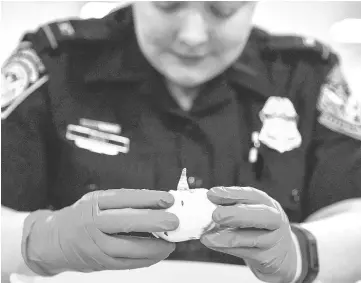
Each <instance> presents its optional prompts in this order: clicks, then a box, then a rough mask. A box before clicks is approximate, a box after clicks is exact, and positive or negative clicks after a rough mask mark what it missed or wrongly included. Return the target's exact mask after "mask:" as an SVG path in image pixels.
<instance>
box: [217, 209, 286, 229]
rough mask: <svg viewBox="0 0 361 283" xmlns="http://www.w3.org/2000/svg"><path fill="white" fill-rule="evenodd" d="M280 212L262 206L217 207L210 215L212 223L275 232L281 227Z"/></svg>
mask: <svg viewBox="0 0 361 283" xmlns="http://www.w3.org/2000/svg"><path fill="white" fill-rule="evenodd" d="M281 215H282V214H281V212H280V211H278V210H277V209H275V208H273V207H270V206H267V205H264V204H250V205H246V204H236V205H234V206H219V207H217V208H216V209H215V210H214V212H213V215H212V218H213V220H214V222H216V223H218V224H221V225H223V226H228V227H238V228H259V229H267V230H276V229H278V228H280V226H281V225H282V217H281Z"/></svg>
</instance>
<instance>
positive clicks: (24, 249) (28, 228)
mask: <svg viewBox="0 0 361 283" xmlns="http://www.w3.org/2000/svg"><path fill="white" fill-rule="evenodd" d="M51 215H52V211H50V210H37V211H35V212H32V213H30V214H29V216H28V217H26V218H25V221H24V227H23V234H22V240H21V254H22V257H23V259H24V262H25V264H26V265H27V266H28V267H29V268H30V269H31V270H32V271H33V272H35V273H37V274H39V275H42V276H49V275H51V274H49V273H48V272H46V271H45V270H44V269H43V268H42V267H41V266H39V264H37V263H36V262H34V261H31V260H30V259H29V256H28V252H29V238H30V235H31V232H32V230H33V228H34V225H35V223H36V221H37V220H39V219H43V220H44V221H45V219H46V218H48V217H49V216H51Z"/></svg>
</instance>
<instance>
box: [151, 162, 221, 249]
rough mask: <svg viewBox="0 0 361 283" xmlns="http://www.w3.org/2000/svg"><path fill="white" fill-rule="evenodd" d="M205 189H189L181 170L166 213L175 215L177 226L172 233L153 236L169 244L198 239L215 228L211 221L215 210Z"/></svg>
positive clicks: (157, 233)
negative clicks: (171, 203)
mask: <svg viewBox="0 0 361 283" xmlns="http://www.w3.org/2000/svg"><path fill="white" fill-rule="evenodd" d="M207 191H208V190H207V189H203V188H199V189H189V186H188V182H187V174H186V169H183V171H182V175H181V177H180V180H179V183H178V187H177V190H171V191H169V193H171V194H172V195H173V196H174V200H175V201H174V204H173V205H172V206H171V207H170V208H168V209H166V211H168V212H171V213H173V214H175V215H176V216H177V217H178V219H179V226H178V228H177V229H176V230H174V231H167V232H155V233H153V235H155V236H156V237H160V238H162V239H165V240H167V241H169V242H183V241H188V240H193V239H199V238H200V237H201V235H202V234H203V233H205V232H206V231H209V230H211V229H213V228H214V227H215V223H214V222H213V220H212V214H213V211H214V210H215V209H216V208H217V206H216V205H215V204H213V203H212V202H211V201H210V200H209V199H208V198H207Z"/></svg>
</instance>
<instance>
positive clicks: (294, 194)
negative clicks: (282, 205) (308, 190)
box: [291, 189, 300, 203]
mask: <svg viewBox="0 0 361 283" xmlns="http://www.w3.org/2000/svg"><path fill="white" fill-rule="evenodd" d="M291 195H292V200H293V201H294V202H296V203H298V202H299V201H300V191H299V190H298V189H293V190H292V193H291Z"/></svg>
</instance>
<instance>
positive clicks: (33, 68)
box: [0, 42, 47, 119]
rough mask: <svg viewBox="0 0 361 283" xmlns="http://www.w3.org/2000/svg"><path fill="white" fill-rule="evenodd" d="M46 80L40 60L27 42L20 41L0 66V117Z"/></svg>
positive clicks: (7, 113) (4, 117) (6, 114)
mask: <svg viewBox="0 0 361 283" xmlns="http://www.w3.org/2000/svg"><path fill="white" fill-rule="evenodd" d="M46 81H47V76H46V75H45V67H44V65H43V64H42V62H41V60H40V59H39V57H38V56H37V54H36V52H35V51H34V50H33V49H32V48H31V44H30V43H29V42H22V43H21V44H20V45H19V47H18V48H17V49H16V50H15V52H14V53H13V54H12V55H11V56H10V58H9V59H8V60H6V62H5V64H4V66H3V67H2V68H1V95H0V100H1V119H6V118H7V117H8V116H9V115H10V114H11V112H12V111H13V110H14V109H15V108H16V107H17V106H18V105H19V104H20V103H21V102H22V101H23V100H25V99H26V97H27V96H29V95H30V94H31V93H32V92H33V91H34V90H36V89H37V88H38V87H40V86H41V85H42V84H43V83H45V82H46Z"/></svg>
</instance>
